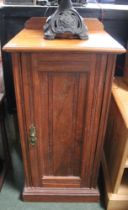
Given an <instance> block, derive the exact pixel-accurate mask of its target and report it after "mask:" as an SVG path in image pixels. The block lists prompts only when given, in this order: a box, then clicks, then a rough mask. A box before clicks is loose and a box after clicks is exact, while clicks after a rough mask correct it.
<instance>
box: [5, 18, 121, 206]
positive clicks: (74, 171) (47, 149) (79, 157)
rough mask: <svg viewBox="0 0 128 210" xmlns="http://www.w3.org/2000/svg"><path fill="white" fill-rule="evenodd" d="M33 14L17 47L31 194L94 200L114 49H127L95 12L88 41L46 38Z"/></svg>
mask: <svg viewBox="0 0 128 210" xmlns="http://www.w3.org/2000/svg"><path fill="white" fill-rule="evenodd" d="M44 21H45V19H44V18H32V19H30V20H29V21H27V23H26V24H25V28H24V29H23V30H22V31H21V32H20V33H19V34H17V35H16V36H15V37H14V38H13V39H12V40H11V41H9V42H8V43H7V44H6V45H5V46H4V50H5V51H7V52H11V54H12V61H13V75H14V83H15V93H16V101H17V109H18V119H19V127H20V135H21V145H22V153H23V162H24V170H25V187H24V191H23V194H22V197H23V200H25V201H61V202H63V201H66V202H69V201H72V202H77V201H78V202H86V201H87V202H94V201H98V200H99V191H98V188H97V176H98V170H99V165H100V160H101V155H102V150H103V139H104V135H105V128H106V121H107V115H108V107H109V102H110V95H111V85H112V80H113V75H114V69H115V61H116V55H117V54H120V53H124V52H125V49H124V48H123V47H122V46H121V45H120V44H119V43H118V42H117V41H115V40H114V39H113V38H112V37H111V36H110V35H109V34H107V33H106V32H105V31H104V28H103V25H102V23H101V22H100V21H98V20H96V19H86V20H85V21H86V24H87V25H88V28H89V37H90V38H89V40H79V39H70V40H69V39H66V38H64V37H63V38H62V37H61V38H58V39H56V40H44V38H43V31H42V27H43V24H44Z"/></svg>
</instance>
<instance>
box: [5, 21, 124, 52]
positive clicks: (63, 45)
mask: <svg viewBox="0 0 128 210" xmlns="http://www.w3.org/2000/svg"><path fill="white" fill-rule="evenodd" d="M44 20H45V19H44V18H31V19H30V20H29V21H27V23H26V25H25V28H24V29H23V30H22V31H21V32H19V33H18V34H17V35H16V36H15V37H14V38H13V39H11V40H10V41H9V42H8V43H7V44H6V45H5V46H4V48H3V49H4V50H5V51H8V52H38V51H39V52H41V51H42V52H45V51H77V52H82V51H83V52H101V53H103V52H105V53H115V54H119V53H124V52H125V49H124V47H123V46H122V45H121V44H119V43H118V42H117V41H116V40H115V39H113V38H112V37H111V36H110V35H109V34H108V33H106V32H105V31H104V28H103V25H102V23H101V22H100V21H98V20H97V19H86V20H85V22H86V24H87V26H88V29H89V39H88V40H80V39H55V40H45V39H44V38H43V29H42V28H43V24H44V22H45V21H44Z"/></svg>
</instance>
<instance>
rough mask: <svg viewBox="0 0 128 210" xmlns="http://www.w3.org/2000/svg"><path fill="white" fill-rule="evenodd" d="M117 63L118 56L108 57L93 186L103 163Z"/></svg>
mask: <svg viewBox="0 0 128 210" xmlns="http://www.w3.org/2000/svg"><path fill="white" fill-rule="evenodd" d="M115 61H116V55H108V56H107V64H106V69H105V77H104V87H103V99H102V109H101V113H100V124H99V130H98V135H97V147H96V150H95V159H94V167H93V173H92V185H93V186H96V184H97V183H96V180H97V176H98V170H99V165H100V161H101V156H102V152H103V144H104V136H105V132H106V124H107V118H108V110H109V104H110V98H111V87H112V81H113V78H114V70H115Z"/></svg>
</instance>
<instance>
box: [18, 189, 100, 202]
mask: <svg viewBox="0 0 128 210" xmlns="http://www.w3.org/2000/svg"><path fill="white" fill-rule="evenodd" d="M99 195H100V194H99V191H98V189H93V188H91V189H88V188H77V189H74V188H67V189H66V188H60V189H58V188H54V189H53V188H38V187H32V188H31V187H25V188H24V191H23V194H22V199H23V200H24V201H34V202H35V201H37V202H38V201H43V202H98V201H99Z"/></svg>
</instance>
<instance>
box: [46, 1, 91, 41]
mask: <svg viewBox="0 0 128 210" xmlns="http://www.w3.org/2000/svg"><path fill="white" fill-rule="evenodd" d="M63 33H72V34H74V35H77V36H78V37H79V38H80V39H88V29H87V26H86V25H85V24H84V22H83V18H82V17H81V16H80V15H79V13H78V12H77V11H76V10H75V9H74V8H73V6H72V2H71V0H61V1H60V3H59V7H58V8H57V10H56V11H55V13H53V14H52V15H51V16H50V17H48V19H47V21H46V24H45V25H44V37H45V39H50V40H52V39H55V36H56V34H63Z"/></svg>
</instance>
